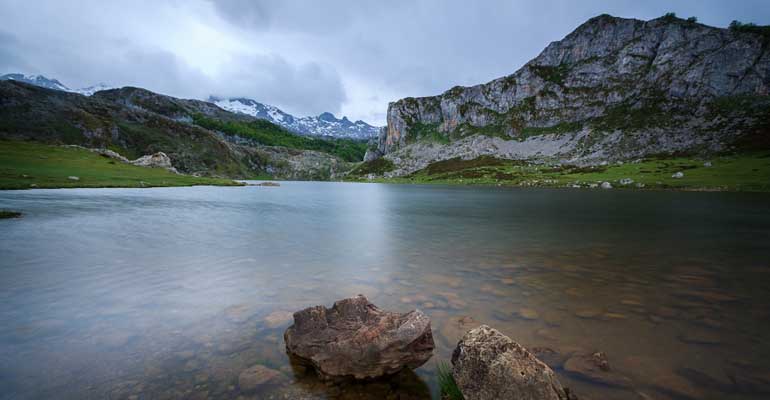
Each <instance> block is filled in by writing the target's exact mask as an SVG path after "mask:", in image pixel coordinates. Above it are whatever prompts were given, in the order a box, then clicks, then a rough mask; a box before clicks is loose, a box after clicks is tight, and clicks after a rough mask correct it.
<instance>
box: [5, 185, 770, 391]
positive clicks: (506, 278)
mask: <svg viewBox="0 0 770 400" xmlns="http://www.w3.org/2000/svg"><path fill="white" fill-rule="evenodd" d="M0 208H3V209H12V210H18V211H22V212H23V213H24V214H25V215H24V217H23V218H21V219H11V220H0V398H2V399H51V398H56V399H90V398H93V399H103V398H110V399H123V398H125V399H167V398H168V399H171V398H191V399H206V398H209V399H220V398H221V399H226V398H236V397H238V396H239V395H242V394H241V393H240V392H239V389H238V385H237V378H238V374H239V373H240V372H241V371H242V370H244V369H246V368H248V367H250V366H252V365H254V364H262V365H265V366H268V367H270V368H273V369H275V370H278V371H280V372H281V373H282V374H284V375H285V377H286V381H287V382H288V383H286V384H285V385H280V386H275V387H270V388H266V389H265V391H264V392H262V393H257V394H244V397H243V398H246V399H248V398H250V397H249V396H259V397H254V398H305V399H316V398H318V399H322V398H343V399H358V398H363V399H367V398H372V399H379V398H386V397H387V398H414V399H419V398H430V397H431V396H433V397H434V398H436V397H437V384H436V378H435V371H436V365H437V363H439V362H448V361H449V358H450V355H451V351H452V349H453V348H454V346H455V344H456V342H457V340H458V339H459V337H460V336H461V335H462V333H463V332H464V331H465V330H467V329H470V328H473V327H475V326H477V325H480V324H481V323H486V324H488V325H490V326H492V327H495V328H497V329H498V330H500V331H501V332H503V333H505V334H506V335H508V336H510V337H511V338H512V339H514V340H516V341H517V342H519V343H521V344H522V345H524V346H525V347H527V348H530V349H538V351H539V352H541V353H540V354H543V355H544V356H543V357H545V358H544V359H545V360H546V361H547V362H548V363H549V364H551V365H553V366H554V368H555V371H556V372H557V374H558V376H559V379H560V380H561V382H562V384H563V385H565V386H567V387H570V388H572V389H573V390H574V391H575V392H577V393H578V395H581V394H582V395H584V396H586V397H590V398H592V399H643V398H654V399H678V398H688V397H689V398H704V399H709V398H714V399H716V398H719V399H761V398H766V396H768V393H770V338H769V337H770V336H769V335H768V332H770V304H768V300H770V196H768V195H767V194H749V193H686V192H639V191H623V190H612V191H600V190H593V191H591V190H539V189H515V188H497V187H446V186H407V185H382V184H353V183H311V182H282V183H281V187H257V186H249V187H229V188H228V187H191V188H155V189H62V190H29V191H3V192H0ZM359 293H361V294H364V295H366V296H367V297H368V298H369V300H371V301H372V302H373V303H375V304H377V305H378V306H380V307H381V308H383V309H387V310H394V311H399V312H406V311H409V310H411V309H414V308H419V309H420V310H422V311H424V312H425V313H427V314H428V315H429V316H430V317H431V319H432V326H433V333H434V339H435V341H436V352H435V355H434V357H433V358H432V359H431V360H430V361H429V362H428V363H427V364H425V365H424V366H423V367H421V368H419V369H417V370H416V371H415V373H402V374H400V375H398V376H396V377H393V378H392V379H389V380H386V381H377V382H371V383H366V384H350V385H345V386H342V387H339V386H327V385H324V384H323V383H320V382H318V380H317V379H316V378H315V377H314V376H313V374H312V373H308V372H307V371H305V370H303V368H301V367H299V366H297V365H292V364H291V363H290V362H289V359H288V357H287V356H286V354H285V350H284V344H283V331H284V330H285V329H286V327H287V326H288V325H289V324H290V323H291V321H290V313H291V312H293V311H296V310H299V309H302V308H304V307H307V306H311V305H317V304H324V305H327V306H330V305H331V304H332V303H333V302H334V301H335V300H337V299H340V298H343V297H348V296H352V295H355V294H359ZM593 352H603V353H604V354H606V356H607V358H608V360H609V364H610V368H611V371H612V374H613V376H614V377H616V378H617V379H619V380H620V381H621V382H624V383H623V384H621V385H618V384H616V382H615V383H613V382H607V381H602V380H601V379H600V378H595V379H592V378H591V376H590V374H586V373H585V372H584V371H580V370H576V369H575V368H574V366H571V365H572V364H571V363H570V362H569V359H570V358H571V357H574V356H575V355H576V354H585V353H589V354H590V353H593ZM597 379H598V380H597ZM608 383H609V384H608ZM644 396H647V397H644Z"/></svg>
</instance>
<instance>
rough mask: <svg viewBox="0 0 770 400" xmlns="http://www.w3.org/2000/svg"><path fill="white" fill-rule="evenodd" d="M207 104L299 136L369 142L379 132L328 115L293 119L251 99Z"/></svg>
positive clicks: (370, 126) (235, 99)
mask: <svg viewBox="0 0 770 400" xmlns="http://www.w3.org/2000/svg"><path fill="white" fill-rule="evenodd" d="M209 101H210V102H212V103H214V104H216V105H217V106H219V107H220V108H222V109H224V110H227V111H231V112H236V113H241V114H246V115H251V116H252V117H256V118H260V119H265V120H268V121H270V122H272V123H274V124H276V125H280V126H282V127H284V128H286V129H288V130H290V131H292V132H296V133H299V134H302V135H310V136H331V137H344V138H351V139H369V138H372V137H375V136H377V134H378V133H379V131H380V128H378V127H376V126H372V125H369V124H367V123H366V122H364V121H360V120H359V121H356V122H351V121H350V120H349V119H348V118H347V117H342V119H337V117H335V116H334V114H332V113H329V112H325V113H322V114H320V115H318V116H316V117H313V116H308V117H295V116H293V115H291V114H288V113H286V112H284V111H283V110H281V109H279V108H277V107H275V106H271V105H268V104H262V103H260V102H257V101H255V100H252V99H246V98H230V99H220V98H217V97H213V96H212V97H210V98H209Z"/></svg>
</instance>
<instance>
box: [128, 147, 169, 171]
mask: <svg viewBox="0 0 770 400" xmlns="http://www.w3.org/2000/svg"><path fill="white" fill-rule="evenodd" d="M131 164H133V165H138V166H140V167H151V168H165V169H167V170H169V171H171V172H174V173H179V172H178V171H177V170H176V168H174V166H173V165H172V164H171V158H169V157H168V156H167V155H166V153H164V152H162V151H159V152H157V153H155V154H150V155H146V156H142V157H139V158H137V159H136V160H134V161H131Z"/></svg>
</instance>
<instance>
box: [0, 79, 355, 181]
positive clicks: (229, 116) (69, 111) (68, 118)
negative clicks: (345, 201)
mask: <svg viewBox="0 0 770 400" xmlns="http://www.w3.org/2000/svg"><path fill="white" fill-rule="evenodd" d="M37 82H39V81H37ZM199 121H205V122H206V124H205V125H206V126H216V127H217V128H218V127H222V128H223V129H208V128H207V127H204V126H203V125H204V124H202V123H200V122H199ZM225 131H227V132H229V133H226V132H225ZM0 139H11V140H25V141H35V142H41V143H49V144H74V145H80V146H85V147H89V148H100V149H110V150H113V151H116V152H118V153H119V154H120V155H122V156H124V157H126V158H129V159H136V158H138V157H141V156H143V155H146V154H154V153H156V152H164V153H166V154H167V155H168V156H169V157H170V159H171V162H172V165H173V166H174V167H175V168H177V170H179V171H180V172H183V173H187V174H195V175H205V176H222V177H229V178H253V177H255V176H268V175H269V176H271V177H275V178H283V179H301V180H324V179H330V178H333V177H335V176H337V175H339V174H341V173H343V172H345V171H347V170H348V169H349V168H350V165H349V163H348V162H346V161H344V160H342V159H341V158H340V157H338V156H336V155H335V153H334V152H335V150H337V147H339V146H343V145H345V144H348V143H341V142H340V141H341V140H342V139H336V141H332V140H323V139H312V138H307V137H305V136H300V135H296V134H293V133H290V132H288V131H287V130H285V129H284V128H281V127H279V126H277V125H274V124H272V123H270V122H267V121H264V120H260V119H256V118H254V117H251V116H248V115H243V114H236V113H231V112H228V111H225V110H223V109H221V108H219V107H217V106H216V105H214V104H212V103H208V102H205V101H200V100H186V99H177V98H174V97H170V96H164V95H161V94H157V93H153V92H151V91H149V90H145V89H141V88H134V87H124V88H121V89H110V90H102V91H98V92H96V93H94V94H93V95H92V96H83V95H80V94H76V93H70V92H67V91H63V90H61V89H59V88H57V89H48V88H44V87H41V86H38V85H32V84H28V83H26V82H24V81H23V80H21V79H7V80H3V81H0ZM278 139H280V140H282V141H281V142H279V143H282V145H281V146H274V145H265V144H264V143H263V142H264V141H266V140H267V141H270V140H272V141H273V142H278ZM348 142H352V141H348ZM283 143H286V144H289V145H293V146H294V147H290V146H288V145H283ZM356 144H357V145H361V144H360V143H357V142H356ZM348 145H349V144H348ZM309 147H310V148H312V149H319V150H318V151H316V150H309V149H308V148H309ZM345 151H346V153H344V154H346V155H348V154H355V152H351V151H350V150H349V149H345ZM338 153H339V151H338Z"/></svg>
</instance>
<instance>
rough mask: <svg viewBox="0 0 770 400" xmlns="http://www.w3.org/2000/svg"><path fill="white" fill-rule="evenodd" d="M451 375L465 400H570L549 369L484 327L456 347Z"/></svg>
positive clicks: (507, 340) (468, 334)
mask: <svg viewBox="0 0 770 400" xmlns="http://www.w3.org/2000/svg"><path fill="white" fill-rule="evenodd" d="M452 376H453V377H454V380H455V382H456V383H457V387H458V388H460V391H461V392H462V393H463V396H464V397H465V399H466V400H498V399H517V400H567V399H573V397H571V396H570V395H569V393H568V391H567V390H565V389H564V388H563V387H562V386H561V383H559V381H558V380H557V379H556V375H555V374H554V372H553V370H551V368H549V367H548V366H547V365H545V364H544V363H543V362H542V361H540V360H538V359H537V358H536V357H535V356H533V355H532V354H531V353H530V352H529V351H527V349H525V348H523V347H521V346H520V345H519V344H518V343H516V342H514V341H513V340H511V339H510V338H509V337H507V336H505V335H503V334H502V333H500V332H498V331H497V330H496V329H493V328H490V327H489V326H487V325H481V326H479V327H478V328H474V329H471V330H470V331H468V332H467V333H466V334H465V336H463V338H462V340H461V341H460V342H459V343H458V344H457V348H455V350H454V353H453V354H452Z"/></svg>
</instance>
